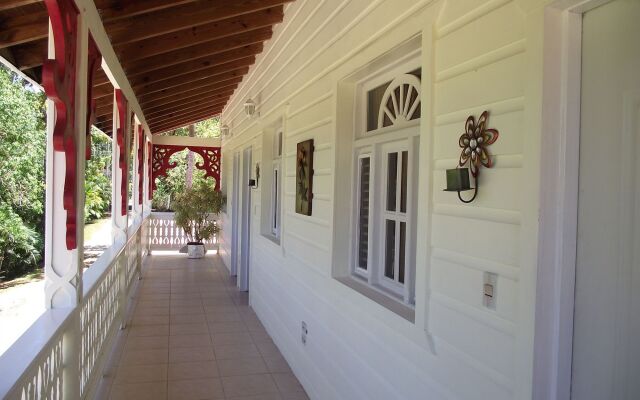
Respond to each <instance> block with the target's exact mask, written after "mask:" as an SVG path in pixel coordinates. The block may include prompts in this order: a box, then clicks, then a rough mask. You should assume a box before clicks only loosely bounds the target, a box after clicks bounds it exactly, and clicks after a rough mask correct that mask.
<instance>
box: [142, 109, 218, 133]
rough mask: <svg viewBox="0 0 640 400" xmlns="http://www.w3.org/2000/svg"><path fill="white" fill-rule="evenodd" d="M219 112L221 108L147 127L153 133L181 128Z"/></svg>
mask: <svg viewBox="0 0 640 400" xmlns="http://www.w3.org/2000/svg"><path fill="white" fill-rule="evenodd" d="M221 112H222V109H219V110H211V111H209V112H207V113H204V114H202V115H191V116H189V117H185V118H179V119H176V120H173V121H167V122H166V123H163V124H157V125H154V126H150V127H149V129H151V133H154V134H156V133H162V132H166V131H170V130H174V129H178V128H181V127H183V126H187V125H191V124H195V123H198V122H200V121H204V120H207V119H209V118H213V117H215V116H217V115H220V113H221Z"/></svg>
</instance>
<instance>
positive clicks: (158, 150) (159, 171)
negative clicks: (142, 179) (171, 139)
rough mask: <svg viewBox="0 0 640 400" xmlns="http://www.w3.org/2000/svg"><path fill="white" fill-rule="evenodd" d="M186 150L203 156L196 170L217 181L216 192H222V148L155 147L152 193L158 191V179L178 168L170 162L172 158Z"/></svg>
mask: <svg viewBox="0 0 640 400" xmlns="http://www.w3.org/2000/svg"><path fill="white" fill-rule="evenodd" d="M184 149H189V150H191V151H193V152H194V153H197V154H200V155H201V156H202V162H201V163H200V162H198V163H196V168H198V169H200V170H202V171H205V178H209V177H211V178H213V179H215V181H216V184H215V190H220V158H221V155H220V147H204V146H184V145H154V146H153V159H152V178H151V192H152V193H153V191H154V190H156V178H158V177H161V176H167V172H169V170H170V169H172V168H175V167H176V165H177V163H175V162H171V161H170V160H171V156H172V155H173V154H175V153H177V152H179V151H182V150H184Z"/></svg>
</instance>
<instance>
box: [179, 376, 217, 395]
mask: <svg viewBox="0 0 640 400" xmlns="http://www.w3.org/2000/svg"><path fill="white" fill-rule="evenodd" d="M208 399H212V400H218V399H224V391H223V390H222V384H221V383H220V380H218V379H217V378H207V379H193V380H184V381H170V382H169V400H208Z"/></svg>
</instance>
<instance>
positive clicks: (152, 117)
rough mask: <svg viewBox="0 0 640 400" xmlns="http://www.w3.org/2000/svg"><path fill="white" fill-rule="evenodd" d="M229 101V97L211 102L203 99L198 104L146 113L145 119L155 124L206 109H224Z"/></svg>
mask: <svg viewBox="0 0 640 400" xmlns="http://www.w3.org/2000/svg"><path fill="white" fill-rule="evenodd" d="M227 101H229V97H226V98H222V99H216V100H210V101H207V100H205V99H203V100H202V101H201V102H196V103H191V104H183V105H182V106H180V107H179V108H176V107H170V108H166V109H157V110H153V111H150V112H145V113H144V117H145V118H146V119H147V120H149V121H150V122H154V121H157V120H159V119H166V118H169V117H171V116H173V115H180V114H187V113H193V112H198V111H200V110H204V109H206V108H215V109H218V108H220V107H224V106H225V104H227Z"/></svg>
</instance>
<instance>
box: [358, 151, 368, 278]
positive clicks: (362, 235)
mask: <svg viewBox="0 0 640 400" xmlns="http://www.w3.org/2000/svg"><path fill="white" fill-rule="evenodd" d="M370 174H371V159H370V158H368V157H367V158H361V159H360V204H358V208H359V209H360V213H359V216H358V267H360V268H362V269H365V270H366V269H367V261H368V259H369V185H370V181H369V176H370Z"/></svg>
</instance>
